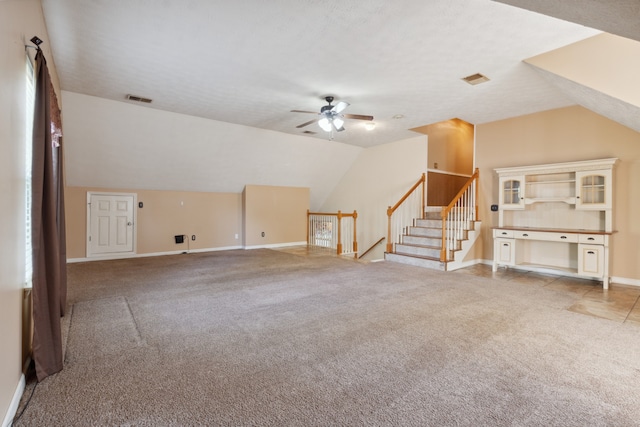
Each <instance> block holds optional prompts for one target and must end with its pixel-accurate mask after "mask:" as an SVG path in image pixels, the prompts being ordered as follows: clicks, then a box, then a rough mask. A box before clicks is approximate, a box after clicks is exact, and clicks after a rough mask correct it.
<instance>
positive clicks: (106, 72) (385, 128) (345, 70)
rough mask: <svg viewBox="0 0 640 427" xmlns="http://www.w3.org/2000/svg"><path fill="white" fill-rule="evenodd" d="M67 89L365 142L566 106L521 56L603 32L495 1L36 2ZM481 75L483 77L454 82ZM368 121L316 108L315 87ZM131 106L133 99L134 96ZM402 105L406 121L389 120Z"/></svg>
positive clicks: (561, 96)
mask: <svg viewBox="0 0 640 427" xmlns="http://www.w3.org/2000/svg"><path fill="white" fill-rule="evenodd" d="M42 6H43V11H44V15H45V20H46V24H47V28H48V33H49V37H50V40H46V41H45V42H49V43H50V44H51V49H52V52H53V57H54V59H55V65H56V67H57V71H58V74H59V76H60V81H61V86H62V89H63V90H65V91H69V92H75V93H79V94H85V95H91V96H96V97H100V98H105V99H109V100H115V101H121V102H130V101H127V100H126V99H125V96H126V95H127V94H134V95H139V96H142V97H147V98H151V99H153V102H152V103H151V104H149V105H148V107H149V108H154V109H159V110H165V111H171V112H176V113H182V114H187V115H191V116H196V117H203V118H208V119H213V120H217V121H222V122H228V123H234V124H239V125H244V126H249V127H255V128H260V129H268V130H273V131H278V132H284V133H289V134H295V135H305V134H303V133H302V132H303V131H305V130H309V131H313V132H317V133H316V134H315V135H311V136H312V137H313V138H321V139H325V140H326V139H330V138H333V139H334V140H335V141H338V142H344V143H347V144H353V145H356V146H360V147H370V146H374V145H378V144H383V143H388V142H392V141H398V140H401V139H405V138H409V137H412V136H414V135H415V134H414V133H412V132H411V131H409V129H412V128H416V127H420V126H424V125H428V124H431V123H436V122H440V121H443V120H448V119H451V118H454V117H457V118H460V119H463V120H465V121H467V122H469V123H474V124H478V123H484V122H490V121H495V120H499V119H505V118H509V117H514V116H519V115H523V114H528V113H533V112H536V111H541V110H549V109H553V108H558V107H563V106H567V105H572V104H574V103H575V100H573V99H571V98H570V97H568V96H567V94H565V93H563V92H562V91H560V90H558V89H557V88H556V87H555V86H554V85H553V84H551V83H550V82H549V81H547V80H545V79H544V78H542V77H541V76H540V75H539V74H537V73H536V72H535V71H534V70H533V69H532V68H531V67H529V66H527V65H526V64H524V63H523V62H522V61H523V60H524V59H526V58H530V57H532V56H535V55H538V54H541V53H543V52H547V51H550V50H553V49H557V48H559V47H562V46H565V45H568V44H571V43H574V42H576V41H579V40H583V39H585V38H588V37H591V36H593V35H596V34H598V33H599V31H597V30H594V29H592V28H588V27H584V26H582V25H579V24H574V23H570V22H567V21H563V20H560V19H556V18H553V17H549V16H545V15H541V14H538V13H532V12H530V11H527V10H523V9H520V8H517V7H512V6H509V5H505V4H502V3H499V2H495V1H490V0H460V1H450V0H431V1H423V0H402V1H399V2H389V1H386V0H367V1H364V0H351V1H344V0H324V1H322V2H319V1H315V0H299V1H283V0H276V1H271V2H264V1H258V0H246V1H236V2H231V1H222V0H218V1H210V0H188V1H185V2H168V1H164V2H158V1H152V0H128V1H118V2H105V1H86V0H42ZM474 73H483V74H485V75H487V76H488V77H489V78H490V81H489V82H487V83H484V84H481V85H477V86H471V85H469V84H467V83H465V82H463V81H462V80H461V78H462V77H465V76H468V75H470V74H474ZM327 94H331V95H335V96H336V97H337V99H342V100H346V101H348V102H350V103H351V106H350V107H349V108H348V109H347V110H346V112H347V113H352V114H367V115H373V116H374V122H375V123H376V128H375V129H374V130H373V131H366V130H365V129H364V126H363V123H362V122H360V121H355V120H350V121H347V123H346V125H345V127H346V129H347V130H346V131H345V132H340V133H336V134H335V135H329V134H326V133H324V132H322V131H321V130H320V129H319V127H318V126H317V124H315V123H314V124H311V125H309V126H307V127H305V128H303V129H297V128H296V125H299V124H301V123H303V122H306V121H309V120H311V119H313V118H314V117H315V116H313V115H311V114H303V113H292V112H290V110H292V109H299V110H308V111H313V112H315V111H319V109H320V107H321V106H322V105H323V104H324V101H322V99H321V97H322V96H323V95H327ZM138 105H139V104H138ZM398 116H401V118H395V119H394V117H398Z"/></svg>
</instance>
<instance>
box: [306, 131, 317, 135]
mask: <svg viewBox="0 0 640 427" xmlns="http://www.w3.org/2000/svg"><path fill="white" fill-rule="evenodd" d="M302 133H306V134H307V135H315V134H316V133H318V132H312V131H310V130H305V131H304V132H302Z"/></svg>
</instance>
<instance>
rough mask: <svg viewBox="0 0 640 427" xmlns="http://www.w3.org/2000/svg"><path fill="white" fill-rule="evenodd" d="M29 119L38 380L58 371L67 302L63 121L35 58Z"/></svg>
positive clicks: (46, 76)
mask: <svg viewBox="0 0 640 427" xmlns="http://www.w3.org/2000/svg"><path fill="white" fill-rule="evenodd" d="M35 74H36V76H35V77H36V90H35V111H34V120H33V170H32V187H31V188H32V197H33V200H32V212H31V215H32V217H31V221H32V227H33V228H32V238H33V242H32V244H33V360H34V362H35V366H36V375H37V377H38V381H41V380H43V379H44V378H46V377H48V376H49V375H51V374H55V373H56V372H59V371H61V370H62V362H63V361H62V337H61V331H60V317H61V316H63V315H64V310H65V305H66V299H67V273H66V262H67V256H66V243H65V222H64V182H63V181H64V179H63V175H62V171H63V164H62V161H63V156H62V145H61V142H62V141H61V135H62V133H61V130H60V129H61V120H60V110H59V108H58V102H57V99H56V96H55V92H54V91H53V87H52V85H51V78H50V76H49V70H48V68H47V62H46V60H45V58H44V55H43V54H42V51H41V50H38V53H37V54H36V67H35Z"/></svg>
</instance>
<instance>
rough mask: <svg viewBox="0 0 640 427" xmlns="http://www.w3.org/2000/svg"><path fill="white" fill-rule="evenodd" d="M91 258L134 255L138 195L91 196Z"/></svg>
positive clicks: (88, 248)
mask: <svg viewBox="0 0 640 427" xmlns="http://www.w3.org/2000/svg"><path fill="white" fill-rule="evenodd" d="M88 199H89V209H88V211H89V215H88V218H87V219H88V224H87V231H88V233H87V234H88V237H87V240H88V242H87V256H92V255H100V254H115V253H118V254H121V253H126V252H130V253H133V213H134V212H133V209H134V208H133V206H134V201H135V200H134V199H135V196H134V195H117V194H91V193H89V197H88Z"/></svg>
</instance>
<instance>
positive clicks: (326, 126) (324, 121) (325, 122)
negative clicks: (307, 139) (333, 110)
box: [318, 117, 331, 132]
mask: <svg viewBox="0 0 640 427" xmlns="http://www.w3.org/2000/svg"><path fill="white" fill-rule="evenodd" d="M318 125H319V126H320V128H321V129H322V130H323V131H325V132H331V122H329V119H328V118H326V117H323V118H321V119H320V120H318Z"/></svg>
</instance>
